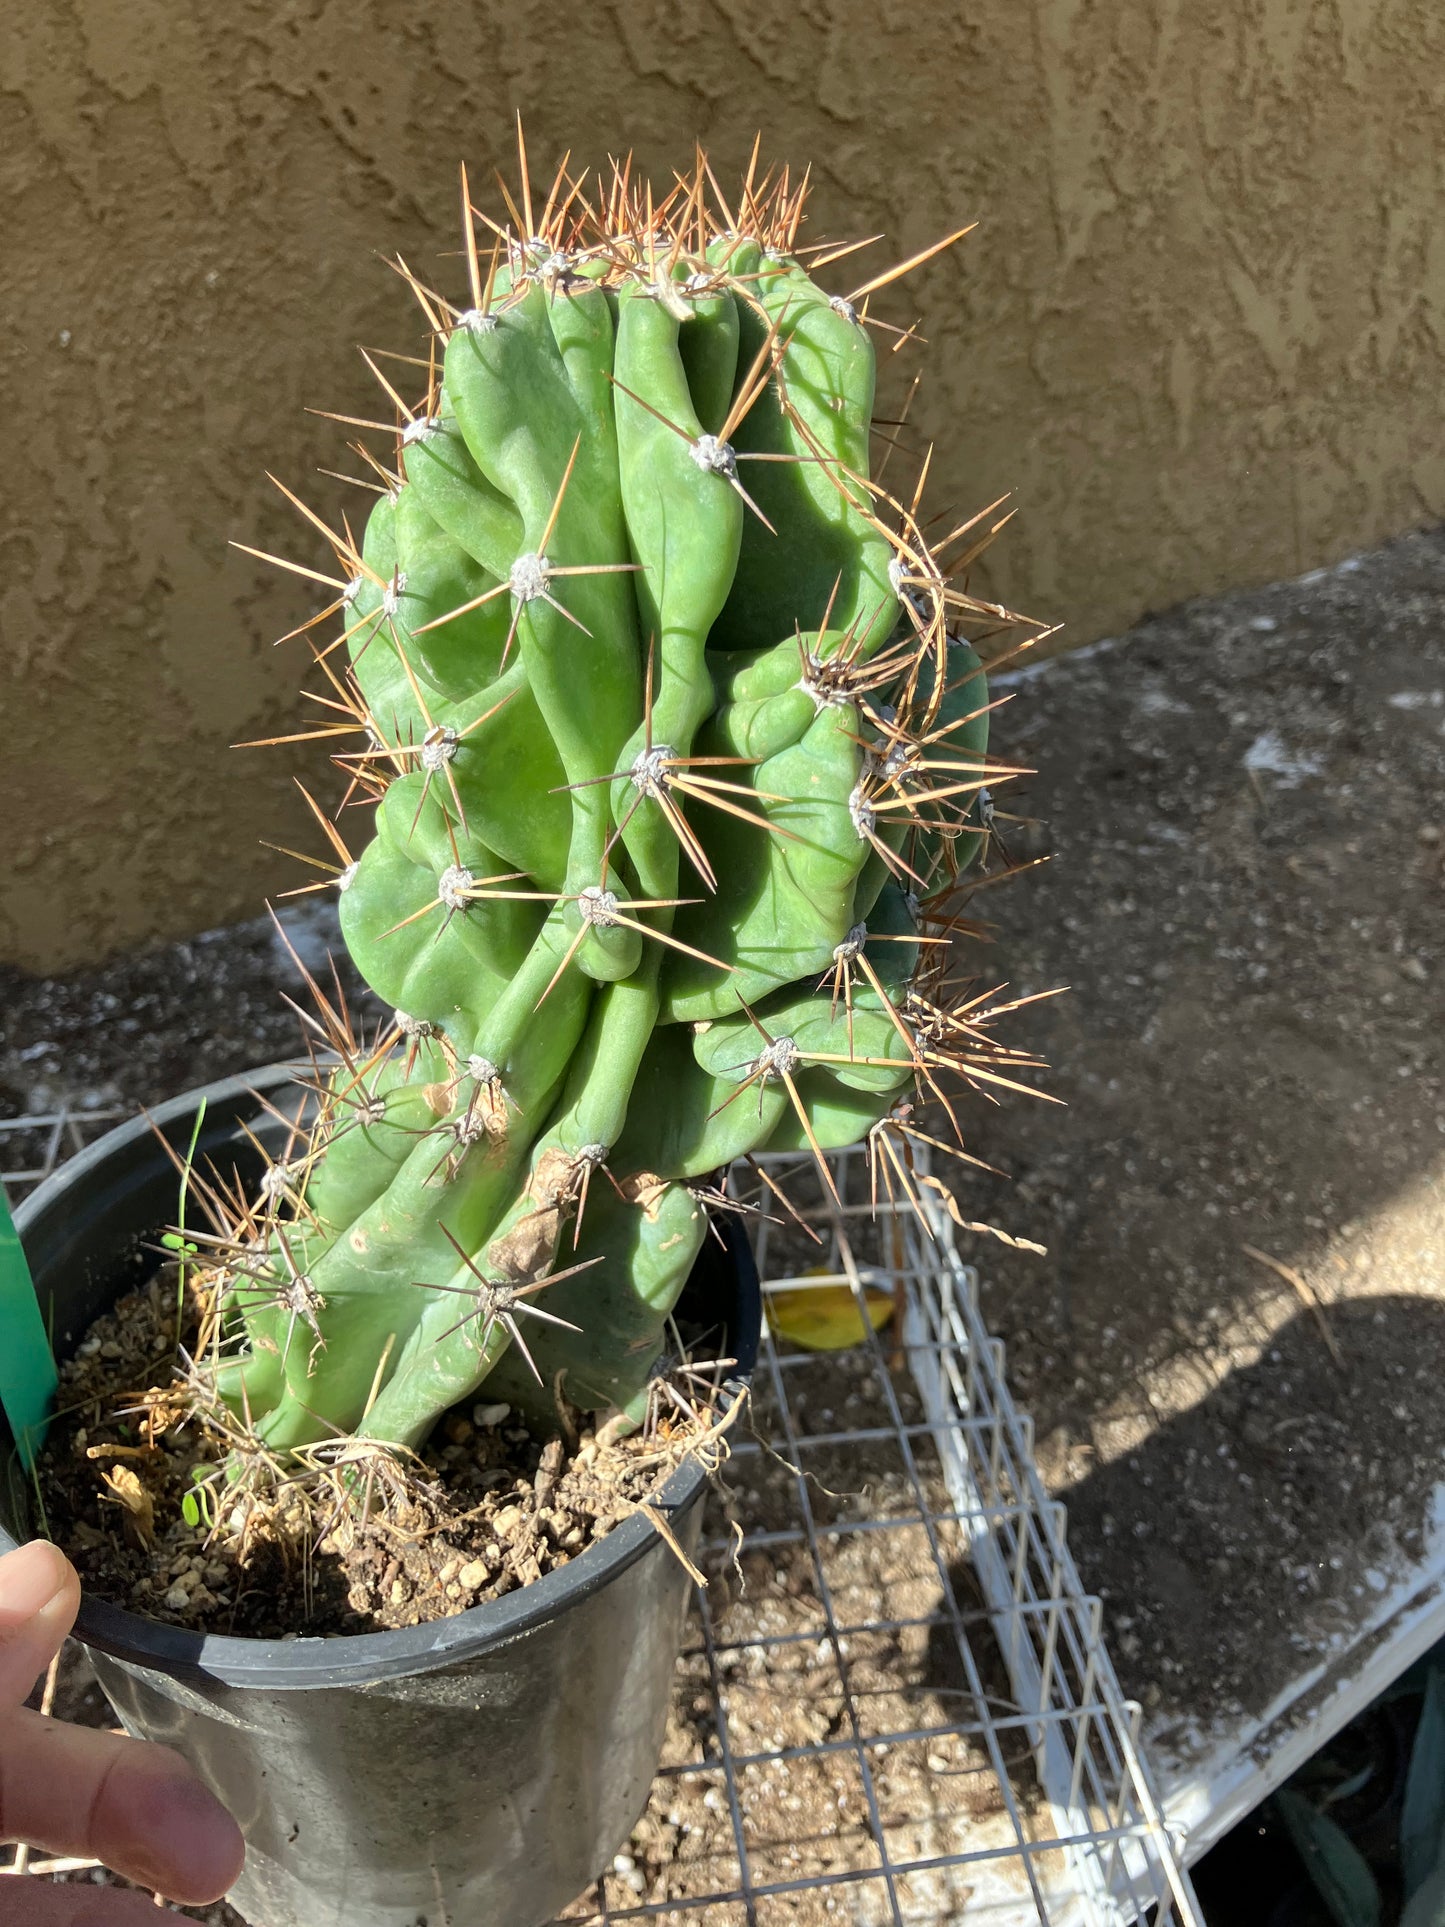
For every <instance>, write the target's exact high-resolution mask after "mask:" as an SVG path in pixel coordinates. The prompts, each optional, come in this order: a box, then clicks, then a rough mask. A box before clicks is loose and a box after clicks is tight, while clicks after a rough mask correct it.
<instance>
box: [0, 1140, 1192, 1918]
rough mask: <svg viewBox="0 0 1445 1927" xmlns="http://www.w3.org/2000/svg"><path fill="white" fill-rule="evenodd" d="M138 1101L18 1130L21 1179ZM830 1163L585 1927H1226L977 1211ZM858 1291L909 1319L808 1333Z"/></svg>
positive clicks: (767, 1163) (788, 1242)
mask: <svg viewBox="0 0 1445 1927" xmlns="http://www.w3.org/2000/svg"><path fill="white" fill-rule="evenodd" d="M112 1115H113V1114H110V1113H104V1112H100V1111H84V1110H81V1111H75V1112H70V1111H60V1112H57V1113H54V1114H50V1115H47V1116H44V1117H32V1118H24V1119H17V1120H14V1121H13V1122H11V1123H9V1124H5V1123H0V1178H3V1179H4V1180H5V1182H6V1185H7V1189H9V1190H10V1192H11V1197H12V1200H15V1199H18V1197H19V1196H20V1195H22V1194H23V1192H24V1191H25V1189H26V1188H28V1187H29V1186H30V1185H33V1184H34V1183H35V1182H37V1181H38V1180H39V1179H40V1178H41V1177H42V1176H44V1175H46V1174H47V1172H48V1170H49V1169H53V1168H54V1166H55V1164H56V1163H57V1162H59V1161H60V1160H61V1159H62V1158H63V1157H64V1156H66V1155H68V1154H69V1152H70V1151H71V1150H73V1149H76V1148H78V1147H79V1145H80V1144H81V1143H83V1142H85V1141H87V1140H88V1139H89V1138H90V1137H92V1136H93V1135H95V1132H96V1131H97V1130H98V1129H99V1128H101V1127H102V1126H103V1125H104V1124H105V1123H107V1122H109V1121H110V1120H111V1117H112ZM828 1163H829V1169H830V1173H831V1177H832V1186H833V1190H834V1192H835V1194H836V1195H835V1196H829V1195H828V1192H827V1190H826V1189H825V1188H824V1186H823V1185H822V1184H821V1182H820V1181H819V1179H818V1177H817V1174H816V1172H815V1171H814V1169H813V1166H812V1162H811V1160H810V1159H808V1158H806V1157H800V1158H788V1157H767V1158H763V1159H760V1160H758V1166H759V1170H760V1174H761V1182H762V1184H764V1185H769V1184H773V1185H776V1184H778V1183H780V1182H782V1181H785V1182H786V1187H787V1192H788V1195H789V1197H790V1199H791V1200H792V1202H793V1204H794V1206H795V1208H796V1217H792V1218H790V1217H787V1216H785V1215H784V1214H783V1212H782V1211H781V1209H780V1208H779V1206H778V1205H777V1203H776V1201H775V1198H774V1194H773V1192H772V1191H771V1189H770V1190H768V1191H766V1192H761V1191H760V1192H758V1193H757V1194H756V1198H755V1199H754V1200H753V1201H754V1202H761V1203H763V1204H765V1205H766V1206H767V1210H766V1211H764V1212H761V1213H760V1214H759V1216H758V1218H757V1222H756V1248H757V1256H758V1265H759V1271H760V1273H761V1275H762V1277H763V1279H764V1281H765V1285H764V1289H765V1293H766V1294H767V1297H768V1302H769V1306H770V1323H771V1324H772V1325H773V1326H774V1327H775V1331H774V1334H773V1335H772V1336H766V1337H765V1340H764V1345H763V1350H762V1354H761V1357H760V1360H759V1365H758V1369H757V1372H756V1374H755V1379H754V1394H753V1400H752V1412H751V1432H750V1434H744V1435H742V1436H739V1437H737V1438H736V1442H735V1444H734V1447H733V1453H732V1457H731V1460H730V1462H729V1464H728V1466H727V1468H726V1470H725V1475H724V1479H723V1481H722V1490H721V1492H720V1494H719V1495H718V1497H717V1498H716V1500H715V1501H714V1502H713V1504H712V1508H711V1511H710V1513H709V1524H708V1526H707V1528H706V1536H705V1543H704V1549H703V1552H702V1554H701V1562H702V1565H703V1567H704V1570H705V1572H706V1574H707V1576H708V1580H709V1583H708V1584H707V1585H706V1587H703V1588H699V1589H698V1592H697V1611H696V1616H695V1618H694V1620H693V1621H692V1622H691V1627H692V1630H691V1633H690V1637H689V1643H688V1645H687V1647H686V1650H685V1651H684V1654H683V1657H682V1661H681V1664H680V1667H679V1674H678V1688H677V1693H676V1696H675V1704H674V1711H673V1717H672V1720H671V1724H670V1727H669V1732H668V1736H667V1744H666V1750H665V1752H664V1756H663V1764H662V1767H661V1770H660V1772H659V1775H658V1779H657V1782H656V1784H655V1786H654V1789H653V1794H652V1798H651V1801H650V1803H649V1807H648V1810H647V1813H646V1814H645V1815H644V1816H643V1819H642V1822H641V1823H640V1825H639V1827H638V1828H637V1830H636V1831H635V1833H634V1836H633V1839H632V1841H631V1842H629V1844H628V1850H627V1851H626V1852H625V1853H623V1854H620V1855H619V1856H618V1858H617V1860H616V1861H615V1862H614V1864H613V1867H612V1868H611V1869H610V1870H609V1871H608V1872H607V1874H606V1875H604V1877H603V1878H602V1879H601V1880H600V1881H599V1882H598V1884H597V1886H596V1888H595V1889H593V1890H592V1891H591V1892H590V1893H589V1894H587V1895H585V1896H583V1898H582V1899H581V1900H579V1901H578V1902H577V1903H576V1905H575V1906H573V1907H572V1908H570V1909H568V1912H567V1914H566V1916H565V1919H566V1922H567V1923H568V1927H579V1924H581V1923H588V1924H589V1927H612V1923H623V1922H637V1923H653V1922H669V1923H679V1927H681V1923H691V1922H693V1921H699V1922H701V1921H706V1923H707V1927H781V1924H782V1923H783V1922H788V1923H792V1924H793V1927H809V1924H810V1923H814V1922H816V1923H818V1924H819V1927H825V1924H826V1923H833V1922H838V1921H849V1922H855V1923H858V1927H943V1923H945V1922H953V1921H958V1920H965V1919H966V1920H968V1921H970V1922H978V1923H980V1924H981V1927H983V1924H986V1927H1028V1924H1029V1923H1033V1922H1041V1923H1045V1927H1126V1923H1128V1922H1130V1921H1134V1920H1144V1921H1148V1922H1151V1923H1153V1924H1154V1927H1199V1923H1200V1915H1199V1913H1198V1910H1197V1906H1196V1903H1195V1900H1194V1897H1193V1893H1192V1889H1191V1887H1190V1884H1189V1880H1188V1877H1187V1875H1186V1874H1185V1872H1184V1871H1183V1868H1182V1865H1181V1862H1180V1859H1179V1857H1178V1854H1177V1851H1176V1847H1175V1843H1174V1841H1173V1840H1172V1838H1171V1837H1170V1835H1169V1833H1168V1830H1167V1828H1166V1826H1165V1824H1164V1821H1163V1818H1162V1816H1161V1813H1160V1808H1159V1805H1158V1801H1157V1799H1156V1797H1155V1794H1154V1791H1153V1786H1152V1783H1151V1779H1150V1775H1149V1772H1148V1769H1147V1766H1146V1763H1145V1761H1144V1759H1143V1757H1142V1755H1141V1751H1140V1746H1139V1740H1138V1720H1139V1716H1138V1709H1137V1708H1136V1707H1135V1706H1133V1705H1132V1704H1131V1703H1129V1702H1127V1701H1126V1700H1125V1699H1124V1697H1123V1695H1122V1693H1121V1692H1120V1689H1119V1686H1118V1682H1117V1680H1116V1678H1115V1675H1114V1671H1113V1667H1112V1665H1111V1663H1110V1661H1109V1658H1108V1654H1107V1652H1106V1650H1105V1646H1104V1642H1103V1636H1102V1625H1101V1613H1100V1607H1099V1603H1098V1601H1097V1600H1094V1599H1090V1598H1088V1597H1086V1596H1085V1594H1084V1592H1083V1589H1082V1586H1081V1584H1080V1582H1079V1577H1078V1573H1077V1571H1076V1569H1075V1567H1074V1563H1073V1560H1072V1557H1071V1556H1070V1553H1069V1550H1068V1546H1067V1542H1066V1537H1065V1520H1064V1512H1063V1508H1062V1507H1061V1506H1059V1505H1057V1504H1054V1503H1053V1502H1051V1501H1050V1500H1049V1498H1048V1497H1047V1494H1046V1493H1045V1491H1044V1489H1043V1486H1042V1484H1041V1482H1040V1480H1039V1477H1038V1474H1037V1472H1036V1470H1035V1467H1034V1462H1033V1454H1032V1434H1031V1429H1030V1425H1029V1422H1028V1420H1027V1419H1026V1418H1025V1417H1023V1416H1022V1415H1021V1414H1020V1413H1019V1412H1018V1411H1017V1409H1016V1408H1015V1406H1014V1404H1013V1401H1012V1398H1011V1397H1010V1394H1009V1392H1008V1388H1007V1385H1006V1383H1005V1379H1004V1375H1003V1356H1002V1347H1001V1345H1000V1344H999V1343H998V1341H997V1340H995V1339H993V1338H992V1337H991V1336H990V1335H989V1333H988V1331H987V1330H986V1328H985V1327H984V1324H983V1321H982V1319H981V1317H980V1314H979V1307H978V1296H977V1285H976V1279H975V1276H974V1273H973V1272H972V1271H971V1270H970V1268H969V1267H967V1266H966V1265H965V1264H963V1262H962V1261H961V1259H960V1257H959V1255H958V1252H957V1249H956V1247H955V1244H954V1240H953V1236H952V1231H951V1227H950V1225H949V1222H948V1219H947V1217H946V1216H945V1214H944V1212H943V1210H942V1209H941V1208H940V1207H939V1205H938V1204H937V1203H936V1201H935V1200H934V1198H933V1197H932V1196H931V1195H930V1194H929V1193H928V1192H927V1190H926V1189H925V1190H924V1192H923V1197H922V1206H923V1216H922V1221H921V1222H920V1219H919V1217H918V1216H917V1215H916V1214H915V1212H914V1211H913V1209H912V1207H911V1206H909V1205H907V1204H906V1203H901V1204H899V1205H897V1206H895V1205H892V1204H890V1203H889V1202H888V1201H886V1200H882V1199H880V1200H879V1204H878V1211H877V1214H876V1216H875V1215H874V1213H873V1206H872V1200H871V1197H870V1195H869V1179H868V1167H867V1161H866V1158H865V1157H864V1155H863V1153H861V1152H859V1151H843V1152H836V1153H833V1154H830V1157H829V1160H828ZM920 1175H923V1174H920ZM739 1196H740V1201H741V1202H743V1203H747V1202H749V1198H748V1194H747V1191H746V1189H745V1188H743V1189H742V1190H740V1193H739ZM805 1227H806V1228H805ZM805 1294H807V1296H805ZM850 1306H856V1307H858V1308H861V1309H862V1310H864V1311H865V1312H866V1311H867V1310H868V1309H869V1307H870V1306H871V1307H872V1308H873V1315H874V1316H879V1317H880V1318H882V1317H884V1316H886V1314H887V1313H888V1312H889V1311H891V1313H892V1316H891V1319H889V1320H888V1322H887V1324H886V1327H885V1329H883V1330H882V1331H881V1332H880V1331H878V1330H875V1329H874V1325H873V1321H872V1317H870V1316H865V1317H863V1318H861V1319H860V1318H858V1316H857V1312H856V1311H855V1312H854V1314H853V1316H854V1320H855V1328H857V1327H862V1328H864V1329H865V1331H866V1336H865V1339H864V1343H863V1344H862V1345H861V1346H859V1347H857V1348H855V1349H854V1350H852V1351H849V1352H825V1351H817V1350H811V1349H803V1348H800V1347H798V1346H796V1345H794V1344H792V1343H790V1342H789V1340H788V1338H787V1337H786V1336H784V1335H781V1334H783V1333H785V1332H786V1331H789V1330H793V1329H796V1324H797V1320H798V1319H799V1318H800V1317H801V1318H803V1319H807V1318H809V1316H810V1315H812V1316H816V1315H817V1313H816V1311H815V1309H814V1308H816V1307H821V1308H822V1315H823V1316H834V1317H836V1316H839V1315H840V1314H846V1312H847V1311H848V1309H849V1307H850ZM0 1871H3V1870H0ZM210 1918H213V1919H215V1918H218V1916H216V1915H215V1914H212V1915H211V1916H210Z"/></svg>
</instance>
